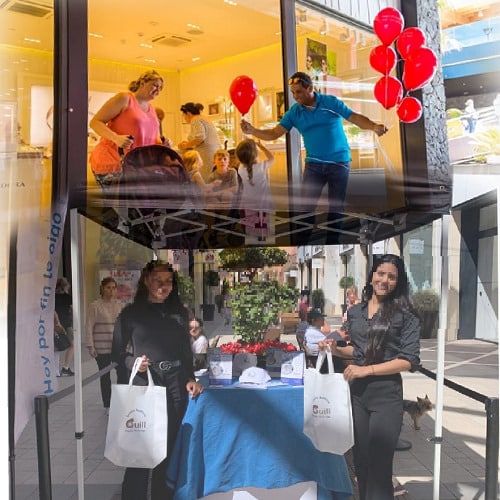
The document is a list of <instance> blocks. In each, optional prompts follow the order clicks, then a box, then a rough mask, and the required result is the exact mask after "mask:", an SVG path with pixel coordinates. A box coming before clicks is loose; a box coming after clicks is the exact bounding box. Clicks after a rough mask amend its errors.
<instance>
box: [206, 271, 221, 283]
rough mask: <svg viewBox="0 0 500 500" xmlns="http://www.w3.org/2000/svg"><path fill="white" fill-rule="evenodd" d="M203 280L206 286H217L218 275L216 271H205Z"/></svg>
mask: <svg viewBox="0 0 500 500" xmlns="http://www.w3.org/2000/svg"><path fill="white" fill-rule="evenodd" d="M205 280H206V284H207V286H219V273H218V272H217V271H207V272H206V274H205Z"/></svg>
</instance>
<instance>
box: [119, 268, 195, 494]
mask: <svg viewBox="0 0 500 500" xmlns="http://www.w3.org/2000/svg"><path fill="white" fill-rule="evenodd" d="M138 356H142V358H143V363H142V365H141V367H140V368H139V372H141V373H140V374H139V375H138V376H137V377H136V379H135V380H134V383H136V384H140V385H144V384H146V383H147V378H146V376H145V374H146V370H147V368H148V367H149V368H150V370H151V375H152V377H153V381H154V383H155V384H156V385H161V386H164V387H166V388H167V410H168V443H167V450H168V455H167V459H165V460H164V461H163V462H162V463H161V464H159V465H158V466H156V467H155V468H154V469H153V475H152V481H151V498H152V500H167V499H169V498H172V492H171V491H169V490H168V488H167V486H166V469H167V465H168V457H169V456H170V454H171V451H172V448H173V446H174V442H175V438H176V436H177V432H178V430H179V427H180V425H181V421H182V417H183V416H184V412H185V410H186V406H187V394H186V392H187V393H189V394H190V396H191V397H192V398H193V397H196V396H197V395H198V394H199V393H200V392H201V391H202V390H203V387H202V386H201V385H200V384H198V383H197V382H196V381H195V377H194V374H193V359H192V353H191V346H190V342H189V335H188V315H187V310H186V308H185V307H184V306H183V305H182V303H181V301H180V300H179V296H178V292H177V283H176V280H175V274H174V272H173V269H172V267H171V266H170V265H169V264H168V263H165V262H162V261H152V262H150V263H148V264H147V265H146V267H145V268H144V269H143V270H142V274H141V278H140V280H139V285H138V288H137V293H136V295H135V298H134V302H133V303H132V304H130V305H129V306H127V307H125V308H124V309H123V311H122V312H121V314H120V316H119V317H118V319H117V321H116V324H115V329H114V333H113V348H112V360H113V361H115V362H117V363H119V365H120V366H122V367H124V368H126V369H127V370H129V371H130V370H131V369H132V366H133V364H134V361H135V359H136V358H137V357H138ZM130 453H133V450H130ZM148 480H149V469H139V468H128V469H126V471H125V477H124V479H123V484H122V500H143V499H144V500H145V499H146V496H147V490H148Z"/></svg>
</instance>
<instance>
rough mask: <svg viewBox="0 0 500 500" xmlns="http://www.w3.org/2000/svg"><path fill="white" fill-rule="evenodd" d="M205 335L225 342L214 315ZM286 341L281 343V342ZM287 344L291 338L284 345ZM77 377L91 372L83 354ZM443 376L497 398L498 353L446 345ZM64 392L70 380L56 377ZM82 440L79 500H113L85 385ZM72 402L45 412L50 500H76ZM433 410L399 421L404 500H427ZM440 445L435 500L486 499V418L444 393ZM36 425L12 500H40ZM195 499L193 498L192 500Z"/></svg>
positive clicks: (115, 493)
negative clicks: (405, 445) (406, 444)
mask: <svg viewBox="0 0 500 500" xmlns="http://www.w3.org/2000/svg"><path fill="white" fill-rule="evenodd" d="M205 325H206V332H207V333H208V334H209V336H210V337H213V336H214V335H215V334H221V335H227V334H230V333H231V330H230V327H224V326H223V321H222V319H221V318H219V317H218V316H217V314H216V318H215V321H213V322H207V323H206V324H205ZM284 340H285V339H284ZM286 340H287V341H292V340H293V336H290V338H287V339H286ZM84 356H86V357H85V358H84V359H83V367H82V369H83V378H84V379H85V377H88V376H89V375H91V374H92V373H94V372H95V371H96V370H97V366H96V364H95V362H94V361H93V360H91V359H88V357H87V356H88V355H87V354H86V350H84ZM445 359H446V362H445V364H446V370H445V377H446V378H449V379H451V380H452V381H454V382H456V383H458V384H462V385H464V386H466V387H468V388H470V389H473V390H475V391H477V392H479V393H482V394H485V395H489V396H493V397H498V394H499V393H498V347H497V345H495V344H491V343H485V342H480V341H455V342H448V343H447V345H446V357H445ZM422 361H423V365H424V366H425V367H426V368H428V369H429V370H434V369H435V366H436V341H435V340H424V341H423V342H422ZM59 380H60V385H61V388H64V387H66V386H68V385H71V384H72V383H73V378H72V377H71V378H70V377H65V378H61V379H59ZM404 393H405V398H407V399H414V398H416V396H424V395H425V394H428V395H429V397H430V399H431V400H432V401H433V402H435V401H436V396H435V394H436V383H435V381H434V380H432V379H430V378H428V377H426V376H424V375H423V374H421V373H413V374H411V373H407V374H404ZM83 398H84V405H83V422H84V432H85V434H84V439H83V443H82V455H83V471H84V485H85V486H84V488H85V498H88V499H91V500H119V498H120V483H121V480H122V476H123V469H121V468H119V467H115V466H114V465H113V464H111V463H110V462H108V461H107V460H106V459H104V458H103V451H104V439H105V434H106V425H107V418H106V415H105V412H104V409H103V408H102V403H101V401H100V392H99V383H98V381H97V380H96V381H94V382H91V383H90V384H88V385H86V386H85V387H84V390H83ZM74 413H75V409H74V396H73V395H71V396H67V397H65V398H63V399H61V400H60V401H57V402H55V403H54V404H52V405H51V406H50V410H49V421H50V446H51V470H52V484H53V489H52V498H53V500H70V499H71V500H76V499H77V498H78V493H77V444H76V441H75V438H74V432H75V429H74V420H75V419H74ZM435 417H436V415H435V410H433V411H431V412H430V413H429V414H427V415H426V416H425V417H423V418H422V419H421V421H420V424H421V427H422V428H421V430H419V431H416V430H414V429H413V425H412V422H411V420H410V418H409V417H408V416H405V419H404V425H403V430H402V433H401V437H402V439H405V440H407V441H410V442H411V444H412V447H411V449H410V450H408V451H398V452H397V453H396V459H395V461H394V474H395V477H396V478H397V480H398V481H399V482H400V484H402V485H403V486H404V487H405V488H406V489H407V490H408V494H407V495H406V496H404V497H399V498H405V499H408V500H409V499H411V500H430V499H432V497H433V495H432V492H433V476H434V473H433V467H434V465H433V464H434V453H435V450H434V448H435V445H433V444H432V443H431V442H430V441H429V439H430V438H432V437H433V436H434V434H435V431H434V422H435ZM442 421H443V432H442V436H443V442H442V446H441V449H442V454H441V460H440V463H441V468H440V471H441V472H440V474H441V485H440V497H439V498H440V500H452V499H464V500H481V499H483V498H484V474H485V442H486V413H485V408H484V405H483V404H482V403H479V402H477V401H474V400H472V399H470V398H467V397H466V396H463V395H461V394H458V393H456V392H455V391H453V390H451V389H448V388H446V387H445V388H444V412H443V419H442ZM37 463H38V462H37V452H36V435H35V424H34V420H33V419H32V420H31V421H30V422H29V424H28V425H27V427H26V429H25V430H24V432H23V434H22V435H21V438H20V439H19V442H18V443H17V446H16V460H15V474H16V488H15V491H16V495H15V499H16V500H34V499H38V498H39V495H38V470H37ZM193 500H195V499H193Z"/></svg>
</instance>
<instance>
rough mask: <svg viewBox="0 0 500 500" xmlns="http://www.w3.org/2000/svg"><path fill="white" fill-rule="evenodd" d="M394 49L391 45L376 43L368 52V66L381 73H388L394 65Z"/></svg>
mask: <svg viewBox="0 0 500 500" xmlns="http://www.w3.org/2000/svg"><path fill="white" fill-rule="evenodd" d="M396 58H397V57H396V51H395V50H394V49H393V48H392V47H387V46H385V45H377V46H376V47H375V48H373V49H372V50H371V52H370V66H371V67H372V68H373V69H374V70H375V71H378V72H379V73H382V74H383V75H387V74H389V73H390V72H391V71H392V70H393V69H394V68H395V66H396Z"/></svg>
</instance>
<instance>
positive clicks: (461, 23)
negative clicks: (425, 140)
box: [441, 0, 500, 164]
mask: <svg viewBox="0 0 500 500" xmlns="http://www.w3.org/2000/svg"><path fill="white" fill-rule="evenodd" d="M443 4H444V5H443V6H442V8H441V23H442V26H443V31H442V40H441V41H442V50H443V58H442V65H443V74H444V78H445V87H446V95H447V101H446V112H447V119H448V123H447V125H448V141H449V152H450V160H451V162H452V163H455V164H477V163H487V164H498V163H500V150H499V148H498V144H499V138H500V84H499V83H498V81H499V80H498V68H499V64H500V56H499V55H498V54H499V47H500V8H499V7H498V2H494V1H489V0H486V1H481V2H479V5H478V3H477V2H471V1H460V2H458V1H451V0H450V1H447V2H443Z"/></svg>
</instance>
